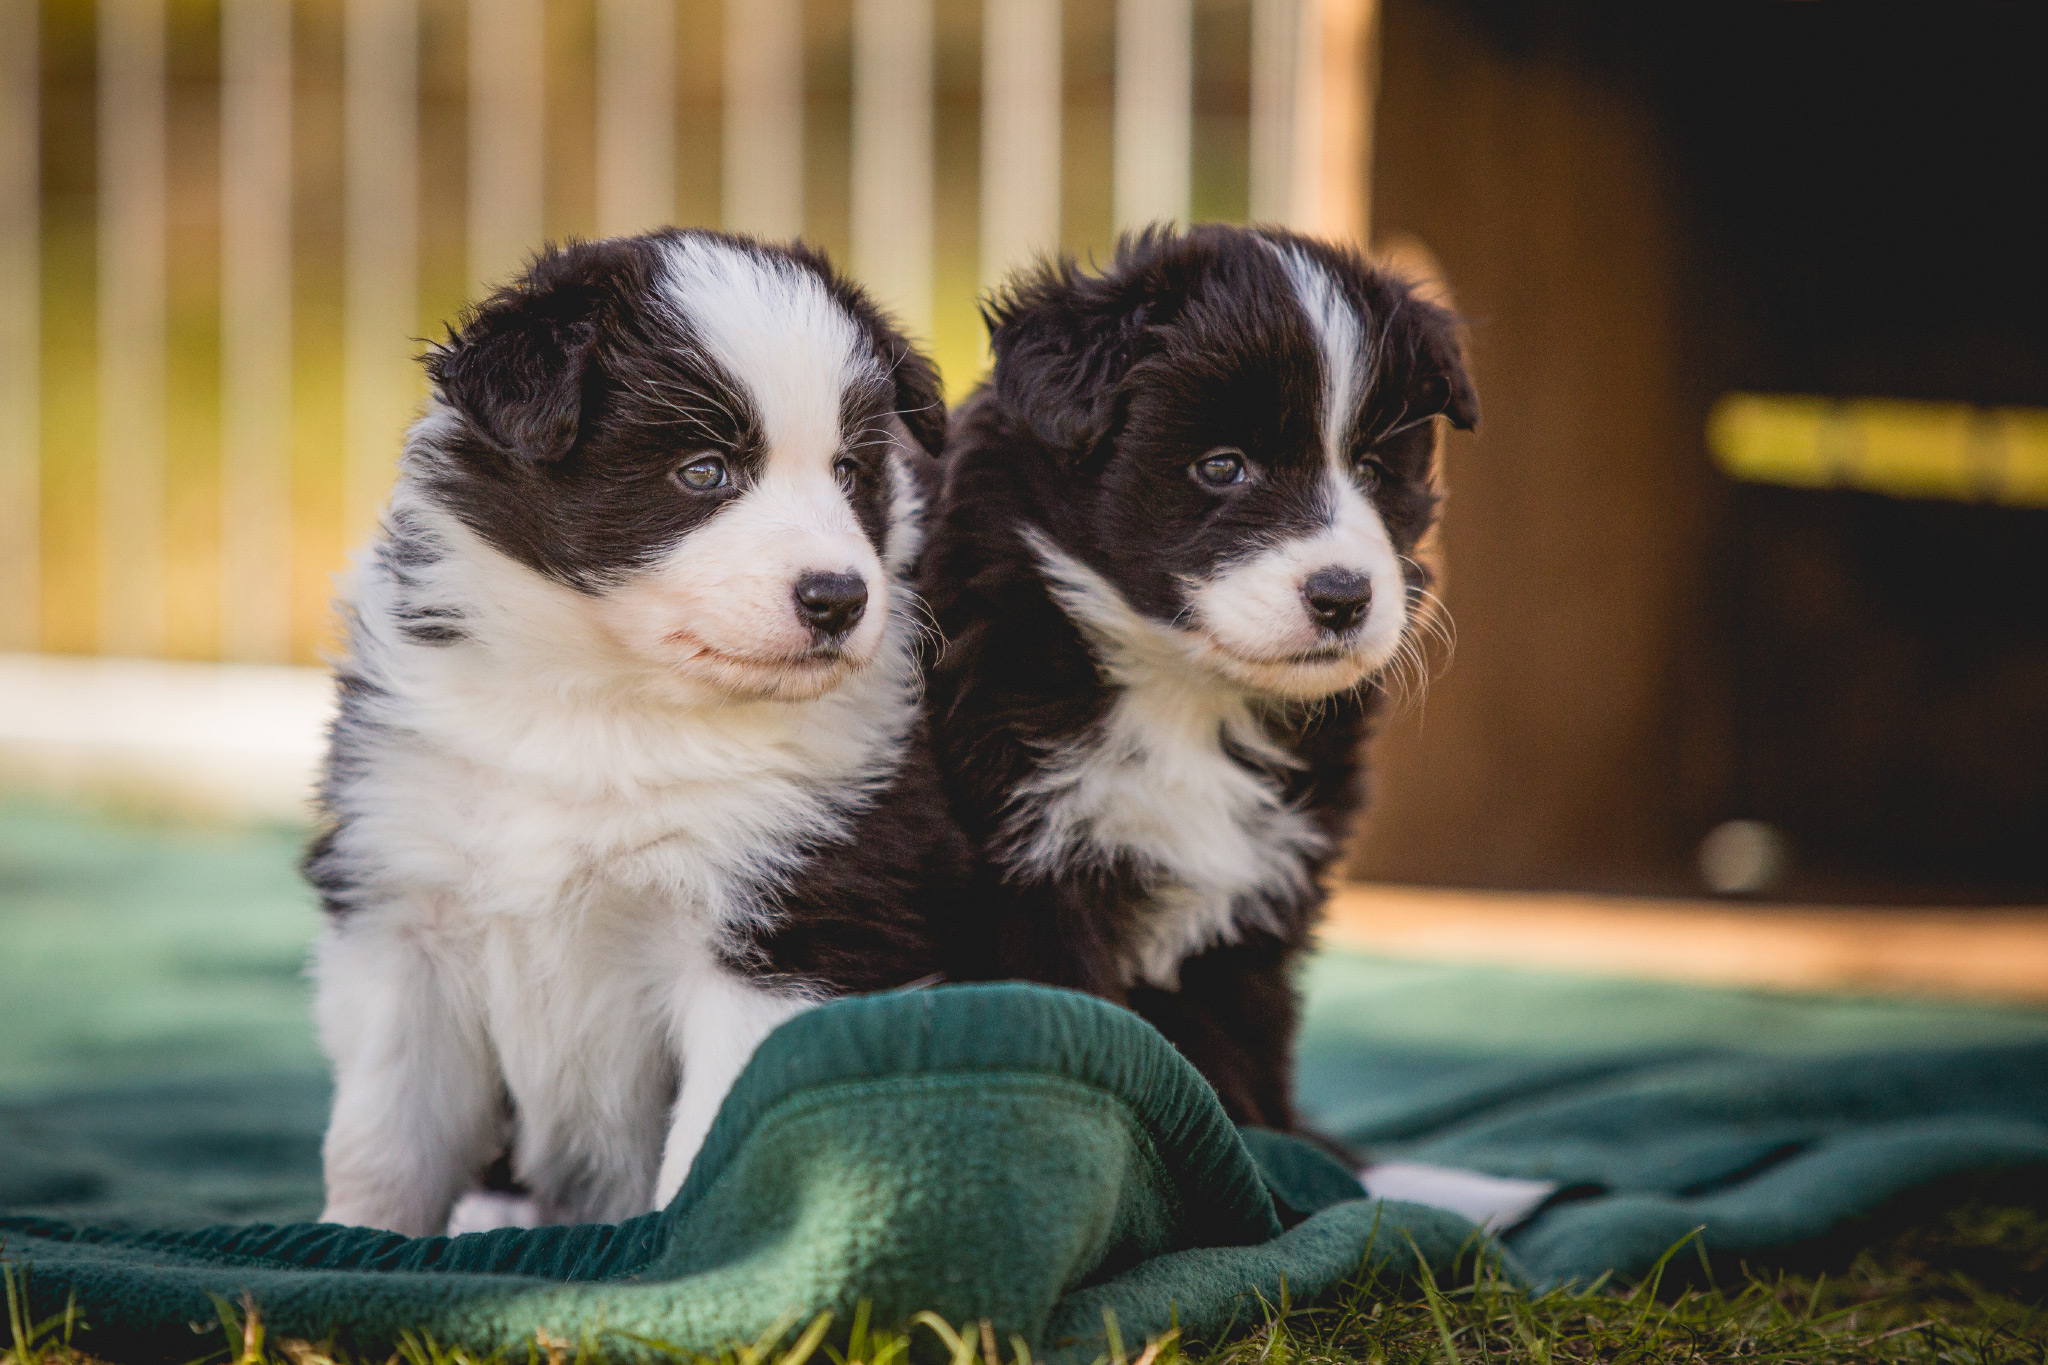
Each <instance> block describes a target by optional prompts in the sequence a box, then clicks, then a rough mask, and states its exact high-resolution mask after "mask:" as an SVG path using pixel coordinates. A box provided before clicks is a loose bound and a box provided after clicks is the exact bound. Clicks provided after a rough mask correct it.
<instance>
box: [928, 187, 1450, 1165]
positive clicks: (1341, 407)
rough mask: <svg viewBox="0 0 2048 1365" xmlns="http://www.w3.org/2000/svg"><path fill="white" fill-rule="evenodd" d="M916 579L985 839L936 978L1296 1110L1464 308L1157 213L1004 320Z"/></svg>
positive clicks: (1414, 609)
mask: <svg viewBox="0 0 2048 1365" xmlns="http://www.w3.org/2000/svg"><path fill="white" fill-rule="evenodd" d="M990 326H991V329H992V341H993V345H994V350H995V369H994V373H993V375H992V377H991V378H990V380H989V382H988V383H987V384H986V385H985V386H984V387H983V388H982V389H981V390H980V391H979V392H978V393H977V394H976V395H975V396H974V397H973V398H972V399H970V400H969V403H968V404H967V405H966V406H965V407H964V408H963V409H962V411H961V412H960V413H959V414H958V415H957V417H956V419H955V423H954V430H953V434H952V436H951V437H950V439H949V442H948V448H947V457H946V481H945V487H944V491H943V494H942V496H941V499H940V505H939V511H938V515H937V519H936V521H935V523H934V527H933V533H932V543H931V545H930V547H929V549H928V551H927V559H926V569H925V571H924V574H923V582H924V584H925V595H926V598H927V600H928V601H929V602H930V604H931V606H932V608H933V611H934V613H935V615H936V616H937V619H938V622H939V627H940V629H941V631H942V632H943V633H944V635H945V638H946V641H947V652H946V654H945V656H944V658H943V659H942V660H941V661H940V662H939V663H938V664H937V665H936V666H935V667H934V669H933V672H932V675H931V677H930V679H929V682H928V688H927V704H928V706H929V708H930V714H931V725H932V730H933V737H934V738H933V742H934V746H935V748H936V751H937V753H938V755H939V762H940V769H941V771H942V773H944V775H945V779H946V781H947V784H948V790H949V795H950V797H951V799H952V800H953V802H954V805H955V809H956V812H957V814H958V816H959V818H960V819H961V821H962V823H963V825H964V827H965V829H966V831H967V834H968V836H969V838H970V839H971V840H972V841H973V842H974V843H975V845H976V847H977V849H978V851H979V870H978V872H977V874H976V890H975V893H974V894H973V895H972V896H970V897H969V899H968V900H967V901H966V902H964V903H963V912H962V915H961V916H960V917H959V920H958V928H959V930H960V936H959V938H958V939H957V940H956V941H955V942H954V944H953V946H952V948H951V950H950V953H951V962H952V967H951V974H953V975H955V976H961V977H975V976H993V977H1024V978H1028V979H1034V980H1040V981H1047V982H1053V983H1057V984H1061V985H1067V986H1073V987H1077V988H1079V989H1083V990H1088V991H1092V992H1095V993H1097V994H1100V995H1103V996H1107V997H1109V998H1110V999H1113V1000H1118V1001H1123V1002H1125V1003H1127V1004H1128V1005H1130V1006H1131V1007H1132V1008H1133V1009H1135V1010H1137V1011H1138V1012H1139V1013H1141V1014H1143V1015H1144V1016H1146V1017H1147V1018H1149V1019H1150V1020H1151V1021H1152V1022H1153V1023H1154V1024H1156V1025H1157V1026H1158V1027H1159V1028H1160V1029H1161V1030H1162V1031H1163V1032H1164V1033H1165V1034H1166V1035H1167V1036H1168V1037H1169V1038H1170V1039H1172V1040H1173V1042H1174V1043H1175V1044H1176V1045H1178V1046H1179V1047H1180V1048H1181V1050H1182V1051H1183V1052H1184V1053H1185V1054H1186V1055H1187V1056H1188V1057H1189V1059H1190V1060H1191V1061H1193V1062H1194V1063H1195V1065H1196V1066H1197V1067H1198V1068H1200V1069H1201V1071H1202V1072H1203V1073H1204V1074H1205V1075H1206V1076H1207V1077H1208V1079H1209V1080H1210V1081H1211V1082H1212V1083H1213V1084H1214V1085H1215V1086H1216V1088H1217V1090H1218V1092H1219V1093H1220V1094H1221V1096H1222V1099H1223V1102H1224V1105H1225V1107H1226V1108H1227V1109H1228V1110H1229V1111H1230V1113H1231V1115H1232V1117H1233V1118H1235V1119H1237V1120H1239V1121H1240V1122H1248V1123H1259V1124H1265V1125H1269V1126H1274V1127H1280V1128H1287V1127H1292V1126H1293V1122H1294V1120H1293V1108H1292V1105H1291V1103H1290V1097H1289V1087H1290V1084H1291V1075H1292V1069H1293V1067H1292V1061H1293V1042H1294V1034H1295V1031H1296V1024H1297V1007H1296V1000H1295V986H1294V981H1293V968H1294V967H1295V965H1296V961H1297V958H1298V957H1299V955H1300V954H1301V953H1302V951H1303V950H1304V948H1305V947H1306V946H1307V945H1308V942H1309V936H1310V933H1311V930H1312V928H1313V926H1314V923H1315V921H1316V919H1317V916H1318V914H1319V911H1320V908H1321V905H1322V901H1323V898H1324V892H1323V889H1322V886H1321V878H1322V876H1323V874H1324V872H1325V870H1326V869H1327V868H1328V866H1329V864H1330V862H1331V860H1332V859H1333V858H1334V857H1335V856H1336V854H1337V853H1338V851H1339V849H1340V847H1341V845H1342V844H1343V841H1344V838H1345V835H1346V832H1347V830H1348V829H1349V827H1350V825H1351V822H1352V818H1353V816H1354V815H1355V814H1356V813H1357V811H1358V810H1359V807H1360V805H1361V803H1362V800H1363V793H1362V790H1361V778H1362V773H1361V763H1362V755H1361V752H1360V749H1361V744H1362V742H1363V740H1364V739H1365V737H1366V734H1367V731H1368V729H1369V727H1370V724H1371V722H1372V718H1373V716H1374V713H1375V711H1376V710H1377V708H1378V707H1379V705H1380V703H1381V689H1380V687H1379V685H1378V682H1379V679H1380V678H1381V677H1382V675H1383V671H1384V670H1387V669H1388V667H1389V665H1390V664H1391V663H1393V662H1394V661H1396V659H1397V657H1398V656H1399V655H1401V654H1402V652H1403V651H1404V650H1409V649H1412V648H1413V647H1414V641H1415V639H1416V636H1417V632H1418V631H1419V630H1420V629H1423V628H1424V626H1423V613H1422V610H1421V608H1422V605H1423V603H1424V602H1425V600H1426V584H1427V580H1428V574H1427V573H1426V572H1425V570H1424V569H1423V567H1422V565H1421V564H1420V563H1419V562H1418V560H1417V559H1416V558H1415V553H1414V552H1415V548H1416V544H1417V542H1418V540H1419V539H1420V538H1421V537H1422V536H1423V534H1424V532H1426V531H1427V530H1428V529H1429V528H1430V526H1431V524H1432V523H1433V521H1434V520H1435V517H1436V510H1437V502H1438V497H1437V492H1436V488H1435V484H1434V477H1433V472H1432V464H1433V459H1434V452H1435V446H1436V440H1437V427H1438V426H1439V424H1440V422H1439V419H1448V421H1449V422H1450V423H1451V424H1453V425H1455V426H1458V427H1461V428H1469V427H1470V426H1472V425H1473V423H1474V422H1475V421H1476V419H1477V401H1476V398H1475V396H1474V394H1473V390H1472V386H1471V384H1470V382H1469V381H1468V379H1467V378H1466V375H1465V371H1464V367H1463V362H1462V359H1461V356H1460V350H1459V345H1458V341H1457V338H1456V333H1455V330H1454V327H1453V322H1452V319H1451V317H1450V316H1449V315H1448V314H1446V313H1445V312H1443V311H1442V310H1440V309H1438V308H1436V307H1433V306H1431V305H1430V304H1428V303H1426V302H1424V301H1423V300H1421V299H1420V298H1418V297H1417V296H1416V295H1415V294H1414V293H1413V292H1411V290H1410V289H1409V288H1407V287H1406V286H1405V285H1404V284H1403V283H1402V282H1400V281H1398V280H1396V279H1395V278H1393V277H1391V276H1389V275H1386V274H1383V273H1381V272H1379V271H1376V270H1374V269H1373V268H1372V267H1370V266H1369V265H1367V263H1366V262H1365V261H1364V260H1363V259H1361V258H1360V257H1359V256H1358V255H1356V254H1355V253H1353V252H1350V251H1347V250H1343V249H1340V248H1337V247H1333V246H1330V245H1327V244H1325V243H1322V242H1318V241H1313V240H1310V239H1307V238H1303V237H1297V236H1294V235H1291V234H1289V233H1286V232H1281V231H1274V230H1264V229H1262V230H1244V229H1235V228H1225V227H1198V228H1194V229H1191V230H1188V231H1186V232H1174V231H1172V230H1168V229H1154V230H1151V231H1148V232H1145V233H1143V234H1140V235H1138V236H1136V237H1133V238H1128V239H1126V240H1125V241H1124V242H1122V243H1121V244H1120V246H1119V247H1118V250H1117V252H1116V256H1115V259H1114V260H1113V261H1112V262H1111V264H1110V265H1109V267H1108V268H1107V269H1106V270H1104V271H1103V272H1102V273H1100V274H1085V273H1083V272H1081V271H1080V270H1078V269H1077V268H1076V267H1075V266H1074V265H1073V264H1072V263H1071V262H1058V263H1054V264H1050V265H1047V266H1045V267H1043V268H1042V269H1040V270H1039V271H1038V272H1037V273H1035V274H1032V275H1030V276H1028V277H1026V278H1024V279H1022V280H1021V281H1019V282H1017V283H1015V284H1013V285H1012V286H1011V287H1010V288H1009V289H1008V290H1007V291H1006V292H1005V293H1003V294H1002V295H1001V296H1000V297H999V298H997V299H996V300H995V301H994V302H993V303H992V305H991V307H990Z"/></svg>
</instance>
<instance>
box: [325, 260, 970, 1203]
mask: <svg viewBox="0 0 2048 1365" xmlns="http://www.w3.org/2000/svg"><path fill="white" fill-rule="evenodd" d="M426 363H427V372H428V375H429V376H430V378H431V380H432V385H433V394H432V398H431V399H430V401H429V403H428V407H427V411H426V413H425V415H424V416H423V417H422V418H421V419H420V421H419V422H418V424H417V425H416V426H415V427H414V428H413V430H412V433H411V436H410V438H409V440H408V441H407V444H406V448H405V453H404V457H403V460H402V462H401V465H400V473H399V478H398V483H397V487H396V489H395V491H394V492H393V493H392V495H391V502H390V505H389V507H388V509H387V510H386V512H385V515H384V521H383V530H382V534H381V535H380V536H379V537H378V539H377V540H376V541H375V542H374V543H373V545H372V546H371V547H370V548H369V550H368V552H367V553H366V555H365V556H363V557H362V558H361V560H360V562H359V564H358V566H357V568H356V569H355V571H354V573H353V576H352V578H351V579H350V581H349V582H348V583H347V585H346V589H345V596H344V600H343V603H342V605H343V607H344V610H345V612H346V615H347V620H348V639H347V650H346V654H345V656H344V657H343V658H342V659H341V661H340V664H339V667H338V680H339V688H340V713H339V717H338V719H337V720H336V721H335V723H334V728H333V732H332V737H331V747H330V752H329V755H328V760H327V768H326V774H325V780H324V784H323V786H322V789H321V793H320V807H321V811H322V813H323V815H324V829H323V832H322V833H321V834H320V835H319V837H318V838H317V840H316V841H315V843H314V845H313V847H312V849H311V851H310V853H309V855H308V857H307V860H306V874H307V876H308V877H309V879H310V880H311V881H312V883H313V885H314V886H315V887H316V888H317V889H318V890H319V892H320V895H321V897H322V898H323V900H324V902H325V905H326V908H327V911H328V917H327V923H326V929H325V933H324V936H323V937H322V939H321V941H320V944H319V947H318V950H317V956H316V960H315V967H314V972H315V976H316V980H317V986H318V1002H317V1017H318V1023H319V1027H320V1036H321V1040H322V1043H323V1045H324V1047H325V1049H326V1051H327V1053H328V1055H329V1057H330V1058H331V1059H332V1061H333V1063H334V1072H335V1098H334V1111H333V1117H332V1120H331V1123H330V1126H329V1128H328V1132H327V1139H326V1147H325V1159H326V1175H327V1200H328V1202H327V1210H326V1213H325V1215H324V1217H325V1218H326V1219H327V1220H328V1221H330V1222H339V1223H359V1224H370V1225H373V1226H377V1227H384V1228H392V1229H396V1230H398V1231H401V1232H407V1233H412V1234H424V1233H433V1232H439V1231H440V1230H441V1229H442V1228H443V1227H444V1226H446V1224H447V1222H448V1219H449V1213H450V1208H451V1205H452V1204H453V1203H454V1201H455V1200H456V1199H457V1198H458V1196H460V1195H461V1194H463V1192H464V1191H466V1190H468V1189H470V1188H472V1186H473V1185H474V1184H475V1182H476V1181H477V1179H478V1177H479V1176H480V1174H481V1173H482V1172H484V1170H485V1169H486V1168H487V1167H490V1166H492V1165H493V1163H494V1162H495V1161H497V1160H498V1159H499V1158H500V1157H501V1156H503V1155H504V1154H505V1153H506V1151H507V1149H508V1147H509V1153H510V1167H511V1173H512V1174H513V1175H514V1176H516V1177H517V1179H518V1181H519V1182H520V1183H521V1184H522V1185H523V1186H524V1187H525V1188H526V1189H527V1190H529V1191H531V1194H532V1197H533V1199H534V1201H535V1202H536V1203H537V1205H538V1212H539V1216H540V1217H541V1218H543V1219H545V1220H548V1221H611V1220H616V1219H618V1218H621V1217H625V1216H627V1215H631V1214H637V1213H642V1212H645V1211H647V1210H648V1209H650V1208H654V1207H658V1206H660V1205H662V1204H664V1203H666V1202H667V1200H668V1199H669V1198H670V1197H671V1196H672V1195H673V1194H674V1192H675V1191H676V1189H677V1188H678V1186H679V1185H680V1184H681V1183H682V1180H683V1177H684V1175H685V1174H686V1173H687V1171H688V1169H689V1166H690V1162H691V1159H692V1158H693V1156H694V1155H695V1153H696V1151H697V1148H698V1145H699V1144H700V1142H701V1141H702V1139H703V1137H704V1134H705V1132H706V1130H707V1129H708V1128H709V1126H710V1124H711V1120H712V1118H713V1116H714V1115H715V1114H716V1113H717V1110H718V1107H719V1104H720V1102H721V1101H722V1099H723V1097H724V1095H725V1092H726V1090H727V1088H728V1087H729V1086H730V1084H731V1082H732V1081H733V1079H734V1078H735V1076H736V1075H737V1074H738V1073H739V1071H740V1069H741V1068H742V1067H743V1066H744V1065H745V1063H746V1061H747V1059H748V1057H749V1056H750V1055H751V1054H752V1052H753V1050H754V1048H755V1046H756V1044H758V1043H759V1042H760V1040H761V1039H762V1038H763V1037H765V1036H766V1035H767V1033H768V1032H769V1031H770V1030H771V1029H773V1028H774V1027H775V1026H776V1025H777V1024H778V1023H780V1022H782V1021H783V1020H785V1019H787V1018H788V1017H790V1016H791V1015H792V1014H794V1013H796V1012H797V1011H800V1010H802V1009H804V1008H806V1007H807V1006H809V1005H811V1004H812V1003H814V1002H816V1001H819V1000H821V999H824V998H826V997H829V996H832V995H835V994H839V993H841V992H851V991H867V990H873V989H877V988H884V987H891V986H897V985H901V984H904V983H906V982H909V981H912V980H913V979H915V978H918V977H920V976H924V975H926V974H929V973H930V972H931V971H932V970H933V968H934V966H935V965H936V964H935V958H934V955H933V946H932V939H931V934H930V919H931V914H932V911H933V907H934V906H936V905H938V904H940V903H942V902H944V901H945V900H946V899H947V898H948V897H950V896H951V895H952V894H954V888H955V884H956V883H957V881H958V879H959V877H960V876H961V875H962V873H963V870H964V856H965V855H964V849H963V848H962V847H961V846H960V845H959V844H958V843H957V838H956V836H954V835H953V834H952V833H951V832H950V829H949V826H948V825H947V823H946V822H945V820H944V819H943V818H939V817H940V816H941V815H942V811H943V797H942V796H941V794H940V791H939V788H938V786H937V782H936V777H935V775H934V773H933V770H932V768H931V764H930V755H929V751H928V749H927V747H926V745H925V740H924V736H923V733H922V730H921V728H920V723H919V719H918V696H919V669H918V662H917V658H916V654H915V645H916V641H917V636H918V633H919V629H920V628H919V627H918V626H917V625H916V624H915V618H914V615H913V612H914V606H913V601H914V599H913V596H912V591H911V586H910V584H909V582H908V575H909V573H910V570H911V566H912V563H913V561H914V558H915V556H916V554H917V552H918V547H919V543H920V538H921V533H920V529H919V516H920V508H921V503H922V492H921V479H923V478H925V477H928V476H929V475H930V474H931V473H932V472H933V455H934V453H935V452H936V450H937V448H938V447H939V445H940V443H941V441H942V439H943V432H944V414H943V410H942V406H941V401H940V398H939V392H938V386H937V380H936V376H935V374H934V371H933V369H932V366H931V365H930V364H929V363H928V362H927V361H926V360H925V359H924V358H923V357H922V356H920V355H919V354H917V352H915V351H914V350H913V349H911V347H910V346H909V344H908V343H906V342H905V340H904V339H903V337H902V336H901V335H899V334H898V333H897V332H896V331H895V330H894V329H893V328H892V327H891V326H890V325H889V323H888V322H887V321H886V320H885V319H884V318H883V316H882V315H881V313H880V312H878V311H877V309H876V308H875V307H874V305H873V304H872V303H871V302H870V301H869V300H868V298H867V297H866V296H865V295H864V294H863V293H862V292H861V291H860V290H859V289H857V288H855V287H854V286H853V285H851V284H849V283H848V282H846V281H845V280H844V279H842V278H841V277H840V276H838V275H837V274H835V273H834V271H833V270H832V268H831V267H830V266H829V265H828V264H827V263H826V262H825V260H824V259H823V258H822V257H820V256H818V255H817V254H815V253H813V252H811V251H808V250H806V249H804V248H802V247H789V248H782V247H771V246H765V245H762V244H759V243H755V242H750V241H746V240H743V239H740V238H735V237H729V236H723V235H719V234H715V233H708V232H683V231H673V230H671V231H664V232H659V233H654V234H652V235H649V236H644V237H632V238H621V239H614V240H610V241H602V242H593V243H586V244H581V245H574V246H570V247H567V248H564V249H561V250H552V251H549V252H547V253H546V254H544V255H543V256H541V257H540V258H539V259H538V260H537V261H536V262H535V264H534V265H533V267H532V269H531V270H530V271H529V272H528V273H527V275H526V276H525V277H524V278H523V279H521V280H520V281H519V282H518V283H516V284H514V285H512V286H510V287H508V288H506V289H503V290H500V291H499V292H498V293H497V294H495V295H493V296H492V297H491V298H490V299H489V300H487V301H486V302H485V303H483V304H482V305H481V306H480V307H478V308H476V309H475V310H474V311H473V312H472V313H471V314H469V315H468V316H467V318H466V319H465V320H464V322H463V323H462V325H461V326H460V328H459V330H457V331H456V332H455V333H454V334H453V335H451V337H450V338H449V340H448V341H447V343H446V344H445V345H442V346H438V347H435V348H433V349H432V350H431V351H430V352H429V354H428V356H427V362H426Z"/></svg>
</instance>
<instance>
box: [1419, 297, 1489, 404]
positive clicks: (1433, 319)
mask: <svg viewBox="0 0 2048 1365" xmlns="http://www.w3.org/2000/svg"><path fill="white" fill-rule="evenodd" d="M1458 333H1459V327H1458V319H1457V317H1456V316H1455V315H1454V314H1452V313H1451V312H1450V311H1449V310H1447V309H1444V308H1440V307H1438V306H1436V305H1435V304H1425V305H1424V306H1423V318H1422V348H1421V354H1420V355H1419V356H1418V357H1417V361H1418V364H1417V366H1416V370H1415V377H1414V379H1413V380H1412V381H1411V382H1412V384H1413V386H1414V389H1415V392H1414V393H1413V394H1411V395H1410V399H1409V401H1410V403H1411V404H1412V405H1413V408H1414V410H1415V411H1417V412H1437V413H1442V414H1443V415H1444V416H1445V417H1448V418H1450V420H1451V425H1452V426H1454V427H1456V428H1457V429H1458V430H1460V431H1471V430H1473V429H1474V428H1475V427H1477V426H1478V425H1479V391H1478V390H1477V389H1475V388H1474V387H1472V377H1471V376H1470V375H1469V374H1467V373H1466V372H1465V345H1464V342H1463V340H1462V339H1461V338H1460V337H1459V334H1458Z"/></svg>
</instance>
